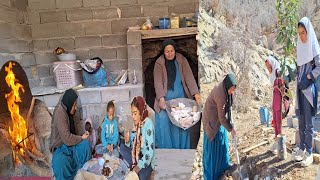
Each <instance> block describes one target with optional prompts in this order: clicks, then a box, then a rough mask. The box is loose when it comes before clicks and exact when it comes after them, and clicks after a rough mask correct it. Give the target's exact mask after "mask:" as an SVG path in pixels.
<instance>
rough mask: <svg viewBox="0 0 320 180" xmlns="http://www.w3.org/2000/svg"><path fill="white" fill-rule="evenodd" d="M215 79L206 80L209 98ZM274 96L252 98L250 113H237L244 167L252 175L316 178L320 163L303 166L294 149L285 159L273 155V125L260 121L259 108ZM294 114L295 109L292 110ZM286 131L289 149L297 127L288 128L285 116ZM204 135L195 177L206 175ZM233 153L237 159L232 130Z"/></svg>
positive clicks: (199, 177)
mask: <svg viewBox="0 0 320 180" xmlns="http://www.w3.org/2000/svg"><path fill="white" fill-rule="evenodd" d="M214 85H215V83H210V84H202V85H201V88H202V94H203V99H206V97H207V96H208V94H209V92H210V91H211V89H212V87H213V86H214ZM268 101H270V98H265V99H263V100H259V101H251V103H250V104H249V105H248V106H249V108H248V111H247V112H246V113H238V112H235V113H234V118H235V120H234V121H235V128H236V131H237V135H238V150H239V152H240V159H241V160H240V161H241V165H242V166H243V167H247V171H248V173H249V179H255V178H258V179H266V178H268V177H269V178H270V179H288V180H289V179H315V177H316V175H317V173H319V172H320V166H319V165H318V164H315V163H314V164H313V165H311V166H309V167H307V168H303V167H301V165H300V164H299V163H298V162H295V161H294V160H293V159H292V157H291V155H290V152H289V151H288V157H287V159H285V160H279V159H278V158H277V156H276V155H273V154H272V153H271V152H269V151H268V150H269V149H270V146H271V144H272V143H273V142H274V139H273V138H274V132H273V128H271V127H267V126H266V125H261V124H260V118H259V108H260V107H261V106H266V105H268V104H269V102H268ZM290 115H292V111H291V114H290ZM282 124H283V134H285V135H286V138H287V141H286V142H287V146H288V148H289V149H292V147H294V146H295V144H294V143H295V131H296V130H295V129H293V128H288V127H287V126H286V125H287V122H286V119H284V120H283V123H282ZM318 137H320V134H318ZM202 139H203V132H202V134H201V137H200V141H199V145H198V148H197V151H196V158H195V161H194V167H193V174H192V179H203V172H202V143H203V142H202ZM266 140H267V141H270V143H268V144H265V145H262V146H260V147H258V148H256V149H253V150H251V151H249V152H248V153H242V151H243V150H244V149H246V148H249V147H252V146H254V145H256V144H258V143H260V142H263V141H266ZM229 154H230V156H231V161H232V162H233V163H236V156H235V151H234V145H233V140H232V139H231V135H230V134H229ZM223 179H230V180H232V177H226V176H224V177H223Z"/></svg>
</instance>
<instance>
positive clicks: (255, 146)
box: [242, 141, 269, 153]
mask: <svg viewBox="0 0 320 180" xmlns="http://www.w3.org/2000/svg"><path fill="white" fill-rule="evenodd" d="M268 143H269V141H263V142H261V143H259V144H257V145H254V146H251V147H249V148H247V149H245V150H243V151H242V153H247V152H249V151H251V150H253V149H255V148H257V147H260V146H263V145H265V144H268Z"/></svg>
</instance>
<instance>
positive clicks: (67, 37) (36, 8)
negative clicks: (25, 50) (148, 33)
mask: <svg viewBox="0 0 320 180" xmlns="http://www.w3.org/2000/svg"><path fill="white" fill-rule="evenodd" d="M28 6H29V14H28V15H29V18H30V24H31V25H32V28H31V29H32V43H33V49H32V50H33V52H34V55H35V59H36V64H37V67H38V75H39V77H40V78H46V80H47V81H46V82H48V83H47V84H44V83H42V84H41V85H55V83H54V79H53V73H52V62H55V61H57V58H56V57H55V55H53V53H52V51H53V50H54V49H55V48H56V47H58V46H60V47H63V48H64V49H65V50H66V51H69V52H73V53H75V54H76V55H77V59H79V60H84V59H88V58H93V57H96V56H98V57H100V58H101V59H103V60H104V62H105V64H106V66H107V68H108V69H109V70H111V71H112V72H113V73H115V74H116V73H118V72H120V71H121V70H122V69H128V51H130V50H136V51H139V49H140V51H141V48H129V47H127V29H128V27H130V26H136V25H139V26H141V25H142V24H143V23H144V22H145V19H146V17H151V20H152V22H153V24H154V25H158V19H159V17H168V16H170V15H171V13H175V14H177V15H181V16H183V15H186V14H188V15H189V16H190V14H193V13H194V12H195V11H196V9H197V8H198V0H185V1H180V0H68V1H65V0H28Z"/></svg>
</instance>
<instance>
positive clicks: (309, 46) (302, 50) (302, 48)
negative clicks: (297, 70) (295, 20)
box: [297, 17, 320, 66]
mask: <svg viewBox="0 0 320 180" xmlns="http://www.w3.org/2000/svg"><path fill="white" fill-rule="evenodd" d="M299 24H301V25H303V26H304V28H305V30H306V33H307V42H306V43H302V41H301V39H300V36H299V37H298V43H297V64H298V66H301V65H304V64H306V63H308V62H310V61H312V60H313V58H314V57H316V56H317V55H319V54H320V47H319V43H318V39H317V36H316V34H315V32H314V29H313V27H312V24H311V22H310V20H309V18H307V17H303V18H302V19H301V20H300V21H299Z"/></svg>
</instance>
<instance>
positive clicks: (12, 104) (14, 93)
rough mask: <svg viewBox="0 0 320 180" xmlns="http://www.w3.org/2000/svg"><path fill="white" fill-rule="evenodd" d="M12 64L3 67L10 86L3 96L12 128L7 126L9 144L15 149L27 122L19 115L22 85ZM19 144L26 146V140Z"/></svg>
mask: <svg viewBox="0 0 320 180" xmlns="http://www.w3.org/2000/svg"><path fill="white" fill-rule="evenodd" d="M12 66H15V64H14V63H11V62H9V66H8V67H5V71H6V72H8V74H7V76H6V78H5V80H6V82H7V84H8V86H9V88H11V92H10V93H8V94H6V95H5V97H6V99H7V103H8V109H9V111H10V113H11V120H12V128H11V127H10V126H9V135H10V138H11V145H12V147H13V149H16V148H15V147H16V145H17V144H18V143H19V142H21V141H22V140H23V139H24V138H26V137H27V123H26V120H25V119H24V118H23V117H22V116H21V115H20V109H19V105H18V104H17V103H20V102H21V98H20V94H19V90H21V91H22V93H24V88H23V86H22V85H21V84H20V83H19V82H18V80H16V78H15V74H14V73H13V71H12ZM19 145H20V146H24V147H26V145H27V140H25V141H23V142H22V143H20V144H19ZM13 152H14V153H15V151H13ZM18 152H19V154H20V155H24V150H23V148H19V150H18ZM14 157H15V160H17V157H16V155H15V154H14Z"/></svg>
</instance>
